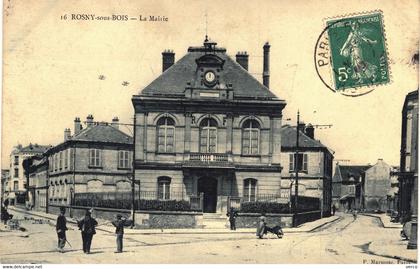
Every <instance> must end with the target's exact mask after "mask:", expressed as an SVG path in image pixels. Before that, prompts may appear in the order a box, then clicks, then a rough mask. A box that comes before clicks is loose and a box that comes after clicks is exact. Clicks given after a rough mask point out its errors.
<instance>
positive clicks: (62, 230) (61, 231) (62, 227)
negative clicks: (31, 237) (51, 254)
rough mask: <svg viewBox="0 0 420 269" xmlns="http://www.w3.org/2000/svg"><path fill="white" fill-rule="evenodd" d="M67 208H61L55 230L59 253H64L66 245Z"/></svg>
mask: <svg viewBox="0 0 420 269" xmlns="http://www.w3.org/2000/svg"><path fill="white" fill-rule="evenodd" d="M65 213H66V208H65V207H60V215H59V216H58V218H57V223H56V225H55V230H56V231H57V237H58V246H57V248H58V251H59V252H64V246H65V245H66V231H67V225H66V224H67V220H66V217H65Z"/></svg>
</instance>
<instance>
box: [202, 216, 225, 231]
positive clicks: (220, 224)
mask: <svg viewBox="0 0 420 269" xmlns="http://www.w3.org/2000/svg"><path fill="white" fill-rule="evenodd" d="M203 226H204V228H205V229H227V228H229V221H228V219H227V217H226V215H224V214H222V213H203Z"/></svg>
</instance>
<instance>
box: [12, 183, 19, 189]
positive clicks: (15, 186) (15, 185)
mask: <svg viewBox="0 0 420 269" xmlns="http://www.w3.org/2000/svg"><path fill="white" fill-rule="evenodd" d="M18 189H19V182H18V181H13V190H14V191H17V190H18Z"/></svg>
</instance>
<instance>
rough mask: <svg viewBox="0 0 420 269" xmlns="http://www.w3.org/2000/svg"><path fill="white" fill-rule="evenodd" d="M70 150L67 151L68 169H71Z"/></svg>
mask: <svg viewBox="0 0 420 269" xmlns="http://www.w3.org/2000/svg"><path fill="white" fill-rule="evenodd" d="M71 157H72V156H71V149H67V166H68V167H71V164H70V162H71Z"/></svg>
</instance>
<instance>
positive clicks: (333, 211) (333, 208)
mask: <svg viewBox="0 0 420 269" xmlns="http://www.w3.org/2000/svg"><path fill="white" fill-rule="evenodd" d="M336 210H337V208H336V207H335V204H333V205H332V214H333V216H334V215H335V211H336Z"/></svg>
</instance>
